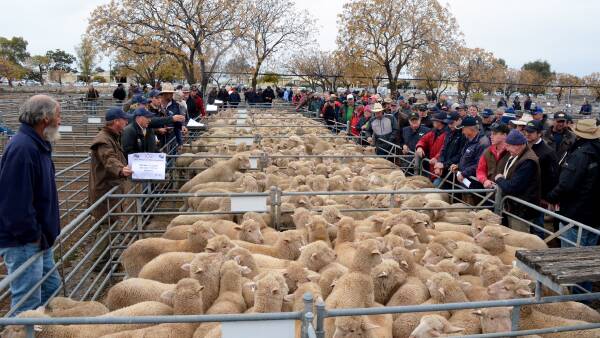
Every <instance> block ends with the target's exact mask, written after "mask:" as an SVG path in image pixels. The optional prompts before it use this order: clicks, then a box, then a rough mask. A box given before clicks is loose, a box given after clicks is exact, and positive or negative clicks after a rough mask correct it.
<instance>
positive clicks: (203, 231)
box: [187, 222, 217, 250]
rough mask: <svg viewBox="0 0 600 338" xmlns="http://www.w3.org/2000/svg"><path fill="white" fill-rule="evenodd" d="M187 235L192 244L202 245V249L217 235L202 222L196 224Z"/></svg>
mask: <svg viewBox="0 0 600 338" xmlns="http://www.w3.org/2000/svg"><path fill="white" fill-rule="evenodd" d="M187 233H188V234H187V236H188V239H189V240H190V241H191V242H194V243H199V244H201V246H202V248H204V247H206V244H207V242H208V240H209V239H211V238H213V237H215V236H216V235H217V234H216V233H215V231H214V230H213V229H212V228H211V227H210V226H209V225H208V224H206V223H201V222H198V223H194V224H193V225H192V226H191V227H190V229H189V230H188V231H187ZM201 250H202V249H201Z"/></svg>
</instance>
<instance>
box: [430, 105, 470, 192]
mask: <svg viewBox="0 0 600 338" xmlns="http://www.w3.org/2000/svg"><path fill="white" fill-rule="evenodd" d="M444 122H445V123H446V124H447V125H448V129H449V131H448V134H447V135H446V139H445V140H444V147H443V148H442V152H441V154H440V158H439V160H438V162H437V163H436V164H435V169H436V170H435V171H436V175H439V176H440V177H443V176H444V175H446V173H447V172H448V171H449V170H452V171H456V169H457V168H458V162H459V161H460V157H461V155H462V149H463V147H464V146H465V143H466V140H467V139H466V138H465V137H464V136H463V134H462V131H461V130H460V129H458V128H457V127H458V126H459V125H460V123H461V119H460V115H459V114H458V113H457V112H452V113H448V114H447V115H446V120H445V121H444ZM440 181H441V180H440ZM438 183H439V182H438Z"/></svg>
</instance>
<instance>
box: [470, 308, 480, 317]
mask: <svg viewBox="0 0 600 338" xmlns="http://www.w3.org/2000/svg"><path fill="white" fill-rule="evenodd" d="M471 314H473V315H475V316H478V317H483V312H481V310H476V311H473V312H471Z"/></svg>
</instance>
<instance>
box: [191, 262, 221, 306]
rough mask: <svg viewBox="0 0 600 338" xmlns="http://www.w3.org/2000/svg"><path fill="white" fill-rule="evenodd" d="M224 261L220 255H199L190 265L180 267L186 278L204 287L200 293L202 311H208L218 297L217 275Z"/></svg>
mask: <svg viewBox="0 0 600 338" xmlns="http://www.w3.org/2000/svg"><path fill="white" fill-rule="evenodd" d="M224 260H225V258H224V256H223V254H221V253H199V254H196V255H195V257H194V259H192V261H191V262H190V263H186V264H183V265H182V266H181V269H182V270H183V271H186V272H187V273H188V277H191V278H193V279H196V280H197V281H198V282H200V284H201V285H202V286H203V287H204V290H203V292H202V304H203V305H204V311H206V310H208V308H209V307H210V306H211V305H212V304H213V303H214V301H215V299H217V297H218V295H219V281H220V279H219V278H220V277H219V276H220V275H219V273H220V270H221V265H222V264H223V262H224Z"/></svg>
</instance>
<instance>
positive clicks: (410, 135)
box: [402, 112, 429, 155]
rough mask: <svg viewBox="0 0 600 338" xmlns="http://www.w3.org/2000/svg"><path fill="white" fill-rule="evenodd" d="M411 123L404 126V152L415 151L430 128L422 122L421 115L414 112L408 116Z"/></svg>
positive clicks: (405, 153)
mask: <svg viewBox="0 0 600 338" xmlns="http://www.w3.org/2000/svg"><path fill="white" fill-rule="evenodd" d="M408 123H409V125H408V126H406V127H404V128H402V153H403V154H404V155H407V154H408V153H409V152H414V151H415V148H416V146H417V142H419V140H420V139H421V138H422V137H423V136H424V135H425V134H427V132H429V128H427V127H425V126H424V125H422V124H421V117H420V116H419V114H418V113H416V112H414V113H411V114H410V115H409V116H408Z"/></svg>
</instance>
